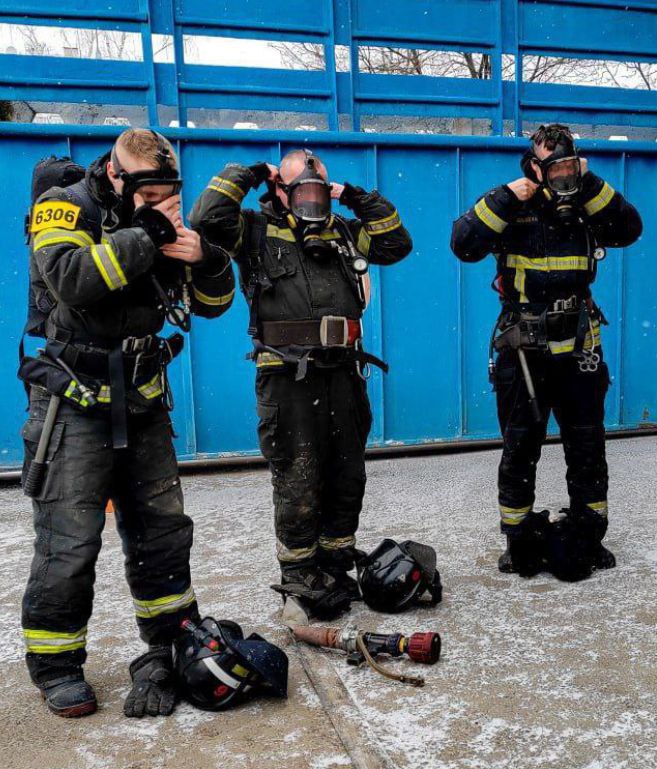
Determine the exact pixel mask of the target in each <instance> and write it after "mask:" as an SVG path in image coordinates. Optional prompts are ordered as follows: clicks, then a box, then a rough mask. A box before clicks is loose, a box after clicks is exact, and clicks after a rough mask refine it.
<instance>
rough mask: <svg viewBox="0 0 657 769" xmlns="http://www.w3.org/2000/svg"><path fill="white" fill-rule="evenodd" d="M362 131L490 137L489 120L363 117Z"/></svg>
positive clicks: (388, 116) (490, 126)
mask: <svg viewBox="0 0 657 769" xmlns="http://www.w3.org/2000/svg"><path fill="white" fill-rule="evenodd" d="M361 131H364V132H365V133H405V134H447V135H452V136H490V135H491V133H492V125H491V121H490V120H488V119H487V118H462V117H458V118H455V117H440V118H429V117H427V118H425V117H413V116H409V117H407V116H404V115H362V116H361Z"/></svg>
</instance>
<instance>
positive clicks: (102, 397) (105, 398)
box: [96, 385, 110, 403]
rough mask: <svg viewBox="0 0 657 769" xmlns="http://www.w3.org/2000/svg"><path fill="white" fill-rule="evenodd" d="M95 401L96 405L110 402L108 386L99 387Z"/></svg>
mask: <svg viewBox="0 0 657 769" xmlns="http://www.w3.org/2000/svg"><path fill="white" fill-rule="evenodd" d="M96 400H97V401H98V403H109V402H110V388H109V386H108V385H102V386H101V388H100V390H99V391H98V395H97V396H96Z"/></svg>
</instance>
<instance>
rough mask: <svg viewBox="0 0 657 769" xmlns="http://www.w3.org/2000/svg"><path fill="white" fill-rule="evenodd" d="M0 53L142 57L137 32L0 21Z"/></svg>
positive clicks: (122, 59) (117, 57) (73, 57)
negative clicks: (2, 22)
mask: <svg viewBox="0 0 657 769" xmlns="http://www.w3.org/2000/svg"><path fill="white" fill-rule="evenodd" d="M0 54H18V55H23V56H61V57H64V58H70V59H107V60H114V61H142V60H143V51H142V45H141V35H139V34H138V33H136V32H126V31H123V30H115V29H81V28H79V27H41V26H36V25H30V24H0Z"/></svg>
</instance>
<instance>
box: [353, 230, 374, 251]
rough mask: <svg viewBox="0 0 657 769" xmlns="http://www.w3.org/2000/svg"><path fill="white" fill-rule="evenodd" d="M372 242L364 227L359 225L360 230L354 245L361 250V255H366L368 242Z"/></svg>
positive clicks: (368, 249) (368, 247)
mask: <svg viewBox="0 0 657 769" xmlns="http://www.w3.org/2000/svg"><path fill="white" fill-rule="evenodd" d="M371 243H372V238H371V237H370V235H369V233H368V232H367V230H366V229H365V227H361V230H360V232H359V233H358V242H357V243H356V247H357V248H358V250H359V251H360V252H361V254H362V255H363V256H367V255H368V254H369V252H370V244H371Z"/></svg>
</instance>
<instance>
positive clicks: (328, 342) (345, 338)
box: [260, 315, 361, 347]
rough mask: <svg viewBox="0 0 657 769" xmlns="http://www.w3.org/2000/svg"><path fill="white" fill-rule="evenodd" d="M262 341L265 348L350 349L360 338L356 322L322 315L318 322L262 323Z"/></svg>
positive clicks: (358, 325)
mask: <svg viewBox="0 0 657 769" xmlns="http://www.w3.org/2000/svg"><path fill="white" fill-rule="evenodd" d="M260 326H261V341H262V343H263V344H264V345H266V346H267V347H289V346H291V345H297V346H299V347H351V346H353V345H354V344H355V343H356V340H358V339H360V338H361V328H360V321H359V320H352V319H351V318H345V317H344V316H340V315H325V316H324V317H323V318H321V319H320V320H283V321H263V322H262V323H261V324H260Z"/></svg>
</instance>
